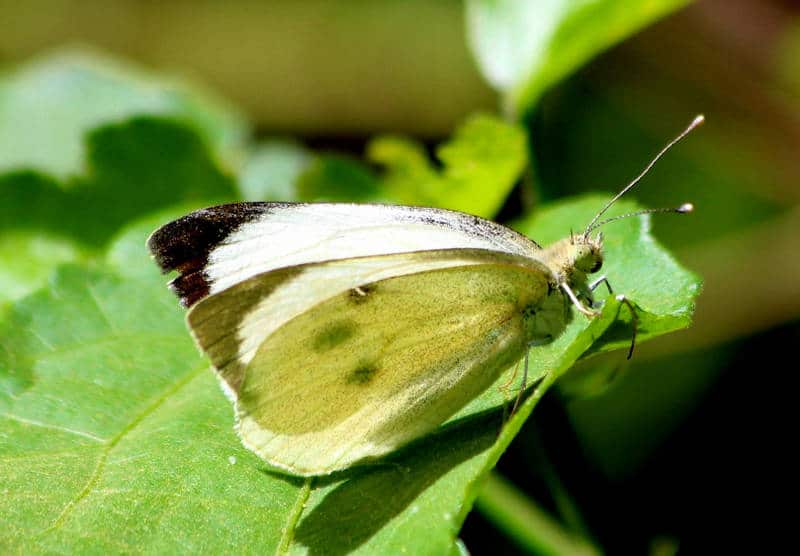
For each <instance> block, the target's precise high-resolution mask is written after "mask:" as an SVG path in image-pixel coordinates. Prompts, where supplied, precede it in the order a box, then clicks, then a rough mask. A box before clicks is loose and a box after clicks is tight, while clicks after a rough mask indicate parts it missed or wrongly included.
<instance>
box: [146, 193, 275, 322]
mask: <svg viewBox="0 0 800 556" xmlns="http://www.w3.org/2000/svg"><path fill="white" fill-rule="evenodd" d="M274 206H275V203H257V202H255V203H229V204H225V205H217V206H213V207H208V208H203V209H199V210H196V211H194V212H191V213H189V214H187V215H186V216H182V217H180V218H178V219H176V220H173V221H172V222H169V223H168V224H165V225H163V226H161V227H160V228H158V229H157V230H156V231H154V232H153V233H152V234H151V235H150V237H149V238H148V239H147V248H148V249H149V251H150V253H151V254H152V256H153V258H154V259H155V261H156V263H157V264H158V266H159V267H160V268H161V271H162V272H163V273H167V272H170V271H172V270H176V271H178V272H179V273H180V276H178V277H177V278H175V279H174V280H172V282H170V288H171V289H172V290H173V291H174V292H175V294H176V295H177V296H178V297H179V298H180V300H181V303H182V304H183V305H184V306H186V307H191V306H192V305H194V304H195V303H197V301H199V300H200V299H202V298H203V297H205V296H207V295H208V293H209V291H210V289H211V284H210V282H209V279H208V276H207V275H206V274H205V272H204V270H205V268H206V266H207V265H208V258H209V255H210V254H211V252H212V251H213V250H214V249H215V248H216V247H217V246H218V245H219V244H220V243H222V242H223V241H225V238H227V237H228V236H230V235H231V234H232V233H234V232H235V231H236V230H238V229H239V228H240V227H241V226H242V225H244V224H246V223H247V222H250V221H252V220H253V219H255V218H258V217H259V216H261V215H262V214H264V213H266V212H268V211H269V210H270V208H272V207H274Z"/></svg>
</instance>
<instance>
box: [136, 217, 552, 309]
mask: <svg viewBox="0 0 800 556" xmlns="http://www.w3.org/2000/svg"><path fill="white" fill-rule="evenodd" d="M148 246H149V248H150V250H151V251H152V252H153V254H154V255H155V257H156V260H157V261H158V263H159V264H160V265H161V267H162V269H164V270H165V271H167V270H178V271H179V272H181V276H179V277H178V278H176V279H175V280H174V281H173V282H172V287H173V289H175V290H176V292H177V293H178V295H179V296H180V297H181V299H182V301H183V303H184V304H185V305H187V306H190V305H193V304H194V303H196V302H197V301H198V300H200V299H202V298H203V297H205V296H207V295H209V294H214V293H217V292H220V291H222V290H224V289H226V288H228V287H230V286H233V285H234V284H237V283H239V282H242V281H244V280H246V279H247V278H249V277H251V276H255V275H257V274H261V273H263V272H267V271H270V270H274V269H277V268H284V267H290V266H294V265H300V264H306V263H313V262H320V261H328V260H337V259H347V258H352V257H364V256H371V255H385V254H392V253H405V252H412V251H423V250H438V249H459V248H461V249H465V248H466V249H488V250H492V251H500V252H503V253H511V254H515V255H521V256H523V257H531V256H534V254H535V253H536V252H537V251H538V250H539V246H538V245H536V244H535V243H534V242H532V241H531V240H529V239H528V238H526V237H525V236H523V235H521V234H518V233H516V232H514V231H513V230H511V229H509V228H506V227H504V226H501V225H499V224H496V223H494V222H491V221H488V220H485V219H483V218H479V217H477V216H472V215H469V214H464V213H460V212H454V211H448V210H442V209H434V208H423V207H409V206H393V205H377V204H347V203H314V204H304V203H235V204H229V205H221V206H217V207H211V208H208V209H202V210H198V211H195V212H193V213H191V214H189V215H187V216H184V217H183V218H180V219H178V220H175V221H174V222H171V223H169V224H167V225H165V226H163V227H161V228H159V229H158V230H156V232H154V233H153V235H152V236H151V237H150V239H149V240H148ZM332 293H335V292H332Z"/></svg>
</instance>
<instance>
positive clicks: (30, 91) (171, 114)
mask: <svg viewBox="0 0 800 556" xmlns="http://www.w3.org/2000/svg"><path fill="white" fill-rule="evenodd" d="M142 114H151V115H159V116H163V117H167V118H174V119H179V120H182V121H184V122H186V123H190V124H191V125H192V126H193V127H194V129H195V131H197V132H198V134H199V135H200V136H201V137H202V140H203V141H205V142H207V143H208V144H209V145H210V146H212V148H213V150H214V152H218V153H220V154H224V155H225V156H227V157H233V156H234V154H235V150H236V149H238V148H240V146H241V143H242V141H243V140H244V138H245V135H246V133H247V127H246V125H245V123H244V121H243V120H242V118H241V117H240V116H239V115H238V114H237V113H236V112H235V111H234V110H233V109H232V108H231V107H230V106H227V105H225V104H224V103H223V102H222V101H221V100H219V99H216V98H214V97H213V96H212V95H211V94H210V93H208V92H205V91H202V90H201V89H200V88H198V87H196V86H193V85H189V84H187V83H184V82H181V81H179V80H177V79H167V78H164V77H163V76H159V77H156V76H154V75H151V74H148V73H147V72H145V71H143V70H141V69H138V68H136V67H134V66H133V65H132V64H127V63H122V62H121V61H119V60H115V59H112V58H110V57H108V56H105V55H101V54H99V53H97V52H93V51H90V50H87V49H72V50H62V51H60V52H57V53H55V54H52V55H46V56H42V57H40V58H39V59H36V60H33V61H31V62H29V63H28V64H26V65H25V66H23V67H21V68H19V69H17V70H16V71H14V72H13V73H10V74H7V75H5V76H3V77H2V78H0V172H3V171H9V170H20V169H29V168H36V169H37V170H38V171H40V172H42V173H45V174H48V175H50V176H54V177H58V178H62V179H63V178H66V177H68V176H70V175H73V174H79V173H81V171H82V170H83V167H84V166H83V160H84V158H85V153H84V151H83V149H84V145H85V143H84V138H85V136H86V135H87V134H88V133H89V132H90V131H91V130H93V129H94V128H96V127H98V126H101V125H105V124H108V123H109V122H114V121H122V120H125V119H128V118H131V117H133V116H139V115H142Z"/></svg>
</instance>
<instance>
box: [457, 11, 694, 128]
mask: <svg viewBox="0 0 800 556" xmlns="http://www.w3.org/2000/svg"><path fill="white" fill-rule="evenodd" d="M686 3H687V0H649V1H647V2H640V1H638V0H550V1H548V2H518V1H516V0H468V1H467V4H466V17H467V32H468V35H469V40H470V43H471V47H472V51H473V53H474V55H475V57H476V58H477V60H478V65H479V66H480V68H481V71H482V72H483V74H484V76H485V77H486V79H487V80H488V82H489V83H490V84H491V85H492V86H493V87H494V88H496V89H497V90H498V91H500V92H502V93H503V96H504V102H505V105H506V107H507V108H508V109H509V110H510V111H512V112H513V113H515V114H522V113H524V112H526V111H527V110H528V109H530V108H531V107H532V106H533V105H534V104H535V103H536V101H537V100H538V99H539V97H540V96H541V95H542V93H543V92H544V91H545V90H546V89H547V88H548V87H550V86H552V85H553V84H554V83H556V82H557V81H559V80H560V79H562V78H564V77H565V76H566V75H567V74H569V73H570V72H572V71H574V70H575V69H576V68H577V67H578V66H580V65H581V64H583V63H585V62H586V61H587V60H589V59H590V58H591V57H592V56H595V55H597V54H598V53H600V52H602V51H603V50H605V49H606V48H608V47H610V46H611V45H613V44H614V43H617V42H619V41H621V40H623V39H624V38H625V37H627V36H629V35H631V34H632V33H634V32H636V31H637V30H639V29H641V28H642V27H644V26H646V25H648V24H649V23H651V22H653V21H655V20H657V19H659V18H660V17H663V16H664V15H666V14H668V13H670V12H671V11H673V10H675V9H677V8H679V7H681V6H683V5H685V4H686Z"/></svg>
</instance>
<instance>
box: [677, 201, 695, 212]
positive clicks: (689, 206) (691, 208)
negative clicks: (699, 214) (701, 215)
mask: <svg viewBox="0 0 800 556" xmlns="http://www.w3.org/2000/svg"><path fill="white" fill-rule="evenodd" d="M676 211H677V212H680V213H681V214H686V213H687V212H692V211H694V205H693V204H692V203H683V204H682V205H681V206H679V207H678V208H677V209H676Z"/></svg>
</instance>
